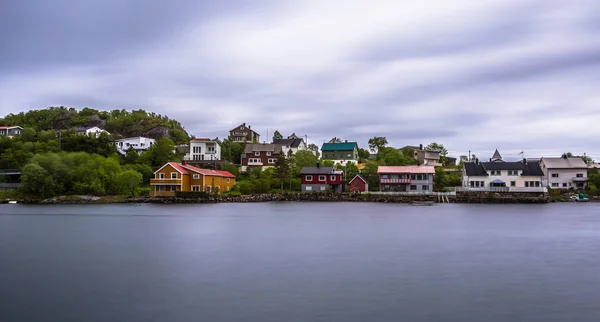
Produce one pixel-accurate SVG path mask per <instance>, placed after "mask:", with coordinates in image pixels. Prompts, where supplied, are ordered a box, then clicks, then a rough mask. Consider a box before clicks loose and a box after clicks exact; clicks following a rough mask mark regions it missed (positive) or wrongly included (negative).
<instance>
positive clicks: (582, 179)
mask: <svg viewBox="0 0 600 322" xmlns="http://www.w3.org/2000/svg"><path fill="white" fill-rule="evenodd" d="M571 180H573V182H586V181H588V178H584V177H573V178H572V179H571Z"/></svg>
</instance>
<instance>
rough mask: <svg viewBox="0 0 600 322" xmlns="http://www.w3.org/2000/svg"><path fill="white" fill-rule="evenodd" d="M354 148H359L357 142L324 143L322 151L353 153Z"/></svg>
mask: <svg viewBox="0 0 600 322" xmlns="http://www.w3.org/2000/svg"><path fill="white" fill-rule="evenodd" d="M354 148H358V144H357V143H356V142H344V143H323V146H322V147H321V151H353V150H354Z"/></svg>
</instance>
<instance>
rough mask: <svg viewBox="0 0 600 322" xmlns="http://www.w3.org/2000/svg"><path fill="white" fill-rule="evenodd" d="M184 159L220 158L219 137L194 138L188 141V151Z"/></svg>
mask: <svg viewBox="0 0 600 322" xmlns="http://www.w3.org/2000/svg"><path fill="white" fill-rule="evenodd" d="M184 159H185V160H200V161H203V160H221V142H220V141H219V139H214V140H211V139H207V138H196V139H192V140H191V141H190V152H189V153H187V154H186V155H185V157H184Z"/></svg>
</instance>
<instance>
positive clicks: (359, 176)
mask: <svg viewBox="0 0 600 322" xmlns="http://www.w3.org/2000/svg"><path fill="white" fill-rule="evenodd" d="M356 179H358V180H362V181H363V182H364V183H366V184H369V183H368V182H367V180H365V178H363V177H362V176H361V175H360V174H357V175H356V176H354V178H352V180H350V182H352V181H354V180H356Z"/></svg>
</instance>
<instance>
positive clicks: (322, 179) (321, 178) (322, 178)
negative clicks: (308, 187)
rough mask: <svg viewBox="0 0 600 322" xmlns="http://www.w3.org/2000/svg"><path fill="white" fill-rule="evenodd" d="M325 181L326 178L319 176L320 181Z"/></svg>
mask: <svg viewBox="0 0 600 322" xmlns="http://www.w3.org/2000/svg"><path fill="white" fill-rule="evenodd" d="M325 180H327V177H326V176H319V181H325Z"/></svg>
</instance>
